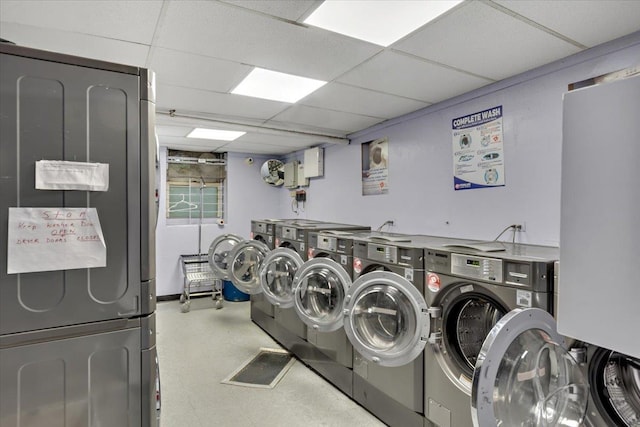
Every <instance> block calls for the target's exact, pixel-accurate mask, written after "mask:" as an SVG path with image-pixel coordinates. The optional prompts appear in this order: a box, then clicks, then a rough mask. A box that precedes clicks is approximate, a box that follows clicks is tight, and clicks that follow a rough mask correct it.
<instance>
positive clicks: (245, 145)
mask: <svg viewBox="0 0 640 427" xmlns="http://www.w3.org/2000/svg"><path fill="white" fill-rule="evenodd" d="M309 146H310V145H300V146H298V147H291V146H284V145H271V144H263V143H260V142H242V141H233V142H230V143H229V144H227V145H226V146H224V147H221V149H222V150H223V151H230V152H232V153H252V154H288V153H293V152H294V151H298V150H302V149H304V148H308V147H309Z"/></svg>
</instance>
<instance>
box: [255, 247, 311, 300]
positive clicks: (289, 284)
mask: <svg viewBox="0 0 640 427" xmlns="http://www.w3.org/2000/svg"><path fill="white" fill-rule="evenodd" d="M301 266H302V258H301V257H300V255H298V254H297V253H296V252H295V251H293V250H291V249H287V248H278V249H274V250H273V251H271V252H269V254H268V255H267V257H266V258H265V260H264V262H263V265H262V269H261V270H260V284H261V286H262V290H263V292H264V294H265V296H266V297H267V299H268V300H269V302H270V303H271V304H274V305H276V306H279V307H282V308H288V307H291V306H292V305H293V279H294V277H295V275H296V272H297V271H298V269H299V268H300V267H301Z"/></svg>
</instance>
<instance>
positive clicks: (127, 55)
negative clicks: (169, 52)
mask: <svg viewBox="0 0 640 427" xmlns="http://www.w3.org/2000/svg"><path fill="white" fill-rule="evenodd" d="M0 3H2V1H0ZM0 36H1V37H2V38H3V39H7V40H11V41H13V42H15V43H16V44H18V45H21V46H26V47H32V48H35V49H42V50H48V51H52V52H59V53H65V54H67V55H75V56H82V57H84V58H92V59H99V60H101V61H108V62H115V63H118V64H125V65H133V66H136V67H144V65H145V62H146V60H147V55H148V53H149V47H148V46H146V45H142V44H138V43H128V42H123V41H120V40H113V39H105V38H102V37H96V36H89V35H86V34H78V33H69V32H66V31H58V30H52V29H46V28H37V27H32V26H29V25H20V24H11V23H2V25H0Z"/></svg>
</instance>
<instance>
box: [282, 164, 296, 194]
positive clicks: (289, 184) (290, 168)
mask: <svg viewBox="0 0 640 427" xmlns="http://www.w3.org/2000/svg"><path fill="white" fill-rule="evenodd" d="M284 186H285V188H296V187H297V186H298V161H297V160H294V161H292V162H289V163H285V164H284Z"/></svg>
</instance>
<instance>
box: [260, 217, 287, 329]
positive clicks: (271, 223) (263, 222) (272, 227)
mask: <svg viewBox="0 0 640 427" xmlns="http://www.w3.org/2000/svg"><path fill="white" fill-rule="evenodd" d="M283 221H290V220H282V219H254V220H252V221H251V235H250V238H251V239H253V240H257V241H259V242H262V243H264V244H266V245H267V247H268V248H269V250H271V249H274V248H275V247H276V224H278V223H281V222H283ZM264 316H267V317H269V318H271V319H273V305H272V304H271V303H270V302H269V301H267V299H266V298H265V296H264V294H263V293H262V292H260V293H257V294H252V295H251V320H253V321H254V322H255V323H257V324H258V326H260V327H262V328H263V329H264V328H265V325H263V324H262V323H263V319H264ZM265 320H266V319H265Z"/></svg>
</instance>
